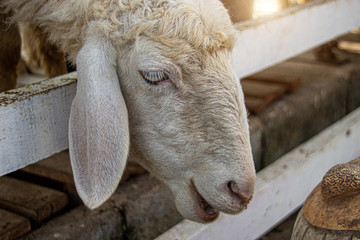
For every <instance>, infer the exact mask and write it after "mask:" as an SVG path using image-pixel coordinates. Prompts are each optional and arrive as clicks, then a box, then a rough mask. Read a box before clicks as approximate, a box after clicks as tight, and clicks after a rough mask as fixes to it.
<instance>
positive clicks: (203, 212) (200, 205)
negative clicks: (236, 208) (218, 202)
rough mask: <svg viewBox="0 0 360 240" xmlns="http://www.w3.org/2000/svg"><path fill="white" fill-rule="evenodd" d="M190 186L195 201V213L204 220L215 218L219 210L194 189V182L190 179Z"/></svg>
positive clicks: (208, 220)
mask: <svg viewBox="0 0 360 240" xmlns="http://www.w3.org/2000/svg"><path fill="white" fill-rule="evenodd" d="M191 188H192V189H193V192H194V194H195V199H196V202H197V213H198V216H199V217H200V218H201V220H202V221H204V222H210V221H213V220H215V219H216V218H217V216H218V215H219V211H218V210H217V209H215V208H214V207H213V206H211V205H210V204H209V203H208V202H207V201H206V200H205V198H204V197H203V196H201V194H200V193H199V191H198V190H197V189H196V187H195V185H194V182H193V181H192V180H191Z"/></svg>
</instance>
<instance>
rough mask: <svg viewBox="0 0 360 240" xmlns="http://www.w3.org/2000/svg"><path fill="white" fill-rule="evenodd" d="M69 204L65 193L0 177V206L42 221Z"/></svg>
mask: <svg viewBox="0 0 360 240" xmlns="http://www.w3.org/2000/svg"><path fill="white" fill-rule="evenodd" d="M67 204H68V197H67V196H66V194H65V193H62V192H59V191H56V190H53V189H50V188H46V187H42V186H39V185H35V184H31V183H28V182H24V181H21V180H18V179H14V178H11V177H6V176H3V177H1V178H0V207H1V208H3V209H7V210H9V211H12V212H15V213H18V214H20V215H23V216H26V217H29V218H31V219H33V220H36V221H42V220H44V219H46V218H47V217H49V216H51V215H52V214H54V213H56V212H58V211H59V210H61V209H63V208H64V207H65V206H66V205H67Z"/></svg>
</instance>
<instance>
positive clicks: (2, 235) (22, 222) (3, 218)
mask: <svg viewBox="0 0 360 240" xmlns="http://www.w3.org/2000/svg"><path fill="white" fill-rule="evenodd" d="M30 230H31V225H30V221H29V219H27V218H25V217H22V216H19V215H17V214H14V213H11V212H8V211H6V210H4V209H0V240H13V239H17V238H18V237H20V236H21V235H24V234H25V233H27V232H30Z"/></svg>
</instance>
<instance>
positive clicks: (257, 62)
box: [234, 0, 360, 78]
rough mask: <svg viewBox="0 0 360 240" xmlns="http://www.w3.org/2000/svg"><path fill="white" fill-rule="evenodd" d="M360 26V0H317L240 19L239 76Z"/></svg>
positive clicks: (236, 61) (236, 47)
mask: <svg viewBox="0 0 360 240" xmlns="http://www.w3.org/2000/svg"><path fill="white" fill-rule="evenodd" d="M358 26H360V1H359V0H314V1H310V2H308V3H306V4H302V5H298V6H295V7H290V8H288V9H286V10H284V11H281V12H279V13H276V14H274V15H271V16H269V17H264V18H259V19H256V20H251V21H247V22H244V23H239V24H237V25H236V28H237V29H238V30H239V32H238V33H237V35H236V38H237V41H236V43H235V48H234V64H235V66H236V73H237V74H238V76H239V77H240V78H242V77H244V76H248V75H250V74H252V73H255V72H257V71H260V70H262V69H265V68H266V67H269V66H272V65H275V64H277V63H279V62H281V61H284V60H286V59H289V58H291V57H294V56H295V55H297V54H299V53H301V52H304V51H306V50H308V49H310V48H313V47H315V46H318V45H320V44H321V43H324V42H327V41H329V40H330V39H333V38H335V37H337V36H340V35H342V34H344V33H346V32H349V31H350V30H351V29H353V28H356V27H358Z"/></svg>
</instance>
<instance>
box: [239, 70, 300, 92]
mask: <svg viewBox="0 0 360 240" xmlns="http://www.w3.org/2000/svg"><path fill="white" fill-rule="evenodd" d="M244 79H245V80H251V81H257V82H265V83H277V84H282V85H284V86H285V91H286V92H287V91H294V90H295V89H297V88H299V87H300V85H301V79H300V77H298V76H293V75H290V74H287V73H284V72H281V71H277V70H276V69H273V68H269V69H266V70H264V71H261V72H259V73H255V74H253V75H251V76H249V77H246V78H244Z"/></svg>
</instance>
